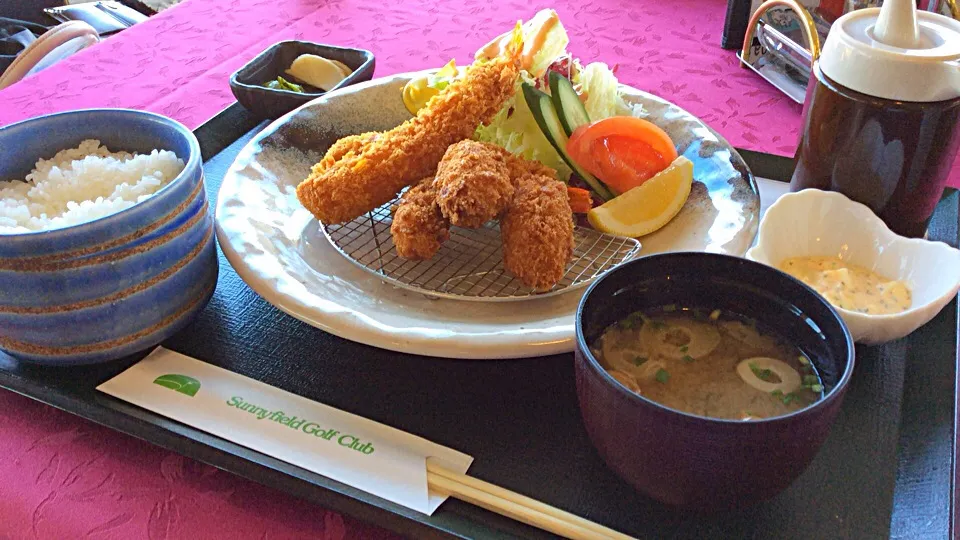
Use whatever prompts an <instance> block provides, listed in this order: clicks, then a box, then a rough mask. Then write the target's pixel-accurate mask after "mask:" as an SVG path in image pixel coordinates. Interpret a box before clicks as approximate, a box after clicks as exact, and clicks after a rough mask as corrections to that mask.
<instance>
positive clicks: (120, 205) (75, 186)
mask: <svg viewBox="0 0 960 540" xmlns="http://www.w3.org/2000/svg"><path fill="white" fill-rule="evenodd" d="M183 167H184V163H183V160H182V159H180V158H178V157H177V155H176V154H174V153H173V152H171V151H169V150H154V151H152V152H151V153H150V154H130V153H128V152H110V151H109V150H108V149H107V147H106V146H100V141H98V140H94V139H88V140H85V141H83V142H81V143H80V146H79V147H78V148H71V149H69V150H62V151H60V152H58V153H57V155H55V156H53V157H52V158H50V159H40V160H39V161H37V165H36V168H35V169H34V170H33V171H32V172H31V173H30V174H28V175H27V178H26V180H25V181H20V180H11V181H8V182H3V181H0V234H19V233H25V232H33V231H45V230H51V229H60V228H63V227H69V226H71V225H78V224H80V223H86V222H88V221H93V220H95V219H99V218H102V217H105V216H109V215H111V214H115V213H117V212H119V211H121V210H125V209H127V208H130V207H131V206H133V205H135V204H137V203H139V202H142V201H143V200H145V199H148V198H149V197H150V196H151V195H153V194H154V193H156V192H157V191H158V190H159V189H160V188H162V187H163V186H165V185H166V184H167V183H168V182H170V181H171V180H173V179H174V178H176V177H177V175H178V174H180V172H181V171H183Z"/></svg>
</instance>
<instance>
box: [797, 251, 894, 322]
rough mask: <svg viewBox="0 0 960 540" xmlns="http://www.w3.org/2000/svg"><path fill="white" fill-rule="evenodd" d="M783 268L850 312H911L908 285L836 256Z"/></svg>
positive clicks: (808, 259) (799, 260)
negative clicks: (908, 310)
mask: <svg viewBox="0 0 960 540" xmlns="http://www.w3.org/2000/svg"><path fill="white" fill-rule="evenodd" d="M779 268H780V270H782V271H784V272H786V273H788V274H790V275H791V276H793V277H795V278H797V279H799V280H800V281H802V282H804V283H806V284H807V285H809V286H811V287H813V288H814V290H816V291H817V292H818V293H820V294H821V295H823V297H824V298H826V299H827V300H828V301H829V302H830V303H831V304H833V305H834V306H836V307H839V308H843V309H846V310H848V311H858V312H860V313H867V314H874V315H880V314H889V313H900V312H903V311H906V310H907V309H910V304H911V298H910V289H909V288H908V287H907V285H906V284H905V283H903V282H902V281H894V280H890V279H887V278H885V277H883V276H881V275H879V274H876V273H874V272H871V271H870V270H867V269H866V268H862V267H860V266H856V265H853V264H850V263H847V262H845V261H842V260H840V259H838V258H836V257H791V258H789V259H785V260H784V261H782V262H781V263H780V265H779Z"/></svg>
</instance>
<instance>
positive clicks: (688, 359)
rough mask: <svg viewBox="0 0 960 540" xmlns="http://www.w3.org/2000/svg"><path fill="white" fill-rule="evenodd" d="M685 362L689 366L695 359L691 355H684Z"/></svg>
mask: <svg viewBox="0 0 960 540" xmlns="http://www.w3.org/2000/svg"><path fill="white" fill-rule="evenodd" d="M683 361H684V362H686V363H688V364H689V363H690V362H693V357H692V356H690V355H689V354H685V355H683Z"/></svg>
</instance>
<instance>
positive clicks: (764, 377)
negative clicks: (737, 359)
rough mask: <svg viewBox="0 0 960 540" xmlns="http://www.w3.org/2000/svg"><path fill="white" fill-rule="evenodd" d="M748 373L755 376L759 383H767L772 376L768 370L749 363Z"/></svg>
mask: <svg viewBox="0 0 960 540" xmlns="http://www.w3.org/2000/svg"><path fill="white" fill-rule="evenodd" d="M750 371H752V372H753V374H754V375H756V376H757V378H758V379H760V380H761V381H767V382H769V381H770V377H772V376H773V372H772V371H770V370H769V369H760V368H758V367H757V365H756V364H754V363H753V362H750ZM775 392H779V390H775Z"/></svg>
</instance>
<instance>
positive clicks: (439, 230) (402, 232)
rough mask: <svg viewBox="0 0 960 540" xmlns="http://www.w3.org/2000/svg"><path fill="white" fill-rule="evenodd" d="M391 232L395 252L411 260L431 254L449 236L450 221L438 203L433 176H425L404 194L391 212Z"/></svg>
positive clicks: (424, 257)
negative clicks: (444, 215)
mask: <svg viewBox="0 0 960 540" xmlns="http://www.w3.org/2000/svg"><path fill="white" fill-rule="evenodd" d="M390 234H391V236H393V244H394V246H396V248H397V254H398V255H400V256H401V257H403V258H404V259H411V260H424V259H429V258H431V257H433V256H434V255H435V254H436V253H437V250H439V249H440V246H441V245H442V244H443V243H444V242H446V241H447V239H449V238H450V222H448V221H447V219H446V218H445V217H443V214H442V213H441V212H440V206H439V205H437V188H436V184H435V183H434V180H433V177H427V178H424V179H423V180H421V181H420V183H419V184H417V185H415V186H413V187H412V188H410V189H409V190H407V192H406V193H404V194H403V197H401V198H400V203H399V204H398V205H397V209H396V211H395V212H394V214H393V224H392V225H390Z"/></svg>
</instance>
